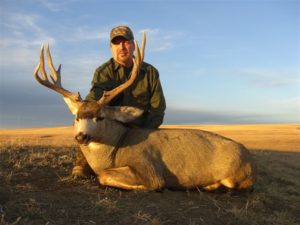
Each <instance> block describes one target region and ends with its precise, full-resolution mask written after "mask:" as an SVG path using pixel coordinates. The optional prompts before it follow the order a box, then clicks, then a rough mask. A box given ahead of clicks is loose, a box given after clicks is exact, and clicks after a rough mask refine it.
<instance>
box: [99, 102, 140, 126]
mask: <svg viewBox="0 0 300 225" xmlns="http://www.w3.org/2000/svg"><path fill="white" fill-rule="evenodd" d="M143 112H144V110H142V109H139V108H136V107H132V106H106V107H104V108H103V111H102V113H104V116H105V117H106V118H108V119H111V120H117V121H120V122H123V123H129V122H131V121H133V120H135V119H136V118H138V117H140V116H141V115H142V114H143Z"/></svg>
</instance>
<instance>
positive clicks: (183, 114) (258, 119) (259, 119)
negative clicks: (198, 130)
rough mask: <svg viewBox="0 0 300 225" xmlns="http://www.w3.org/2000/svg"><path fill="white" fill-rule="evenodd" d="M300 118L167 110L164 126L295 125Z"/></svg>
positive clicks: (226, 112) (288, 115) (227, 112)
mask: <svg viewBox="0 0 300 225" xmlns="http://www.w3.org/2000/svg"><path fill="white" fill-rule="evenodd" d="M297 121H298V122H300V118H299V117H298V118H297V117H295V118H291V116H290V114H285V113H281V114H279V113H243V112H234V111H231V112H230V111H225V110H224V111H222V112H221V111H201V110H189V109H177V108H170V107H169V108H168V109H167V111H166V116H165V120H164V123H165V124H251V123H295V122H297Z"/></svg>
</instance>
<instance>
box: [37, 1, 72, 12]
mask: <svg viewBox="0 0 300 225" xmlns="http://www.w3.org/2000/svg"><path fill="white" fill-rule="evenodd" d="M39 2H40V3H41V4H42V5H43V6H44V7H46V8H47V9H48V10H49V11H51V12H59V11H62V10H63V9H65V7H66V6H67V5H69V4H72V3H74V2H78V0H39Z"/></svg>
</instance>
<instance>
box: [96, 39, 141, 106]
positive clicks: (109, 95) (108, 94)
mask: <svg viewBox="0 0 300 225" xmlns="http://www.w3.org/2000/svg"><path fill="white" fill-rule="evenodd" d="M145 44H146V34H145V33H143V41H142V54H141V53H140V49H139V46H138V43H137V42H136V41H134V45H135V58H134V59H133V68H132V72H131V76H130V78H129V80H128V81H126V82H125V83H123V84H121V85H120V86H118V87H116V88H114V89H112V90H110V91H104V93H103V96H102V97H101V99H100V100H99V101H98V104H99V105H102V106H103V105H106V104H108V103H109V102H110V101H111V100H112V99H113V98H114V97H116V96H117V95H119V94H120V93H122V92H123V91H124V90H126V89H127V88H128V87H129V86H131V85H132V84H133V82H134V81H135V79H136V77H137V76H138V73H139V69H140V66H141V64H142V62H143V59H144V51H145Z"/></svg>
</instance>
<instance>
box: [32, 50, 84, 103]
mask: <svg viewBox="0 0 300 225" xmlns="http://www.w3.org/2000/svg"><path fill="white" fill-rule="evenodd" d="M46 53H47V59H48V60H47V61H48V66H49V68H50V70H51V72H52V75H51V74H49V75H47V73H46V71H45V60H44V46H43V45H42V47H41V52H40V63H39V65H38V66H37V67H36V68H35V70H34V77H35V79H36V80H37V81H38V82H39V83H40V84H42V85H44V86H46V87H48V88H50V89H52V90H54V91H56V92H58V93H60V94H62V95H63V96H64V97H66V98H69V99H71V100H73V101H81V100H82V99H81V97H80V94H79V92H78V93H72V92H70V91H68V90H66V89H64V88H63V87H62V85H61V76H60V69H61V65H59V67H58V70H56V69H55V68H54V66H53V63H52V57H51V53H50V49H49V45H48V46H47V49H46ZM39 71H40V72H41V74H42V76H40V75H39V73H38V72H39ZM48 76H49V77H50V78H51V81H52V82H50V81H49V79H48Z"/></svg>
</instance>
